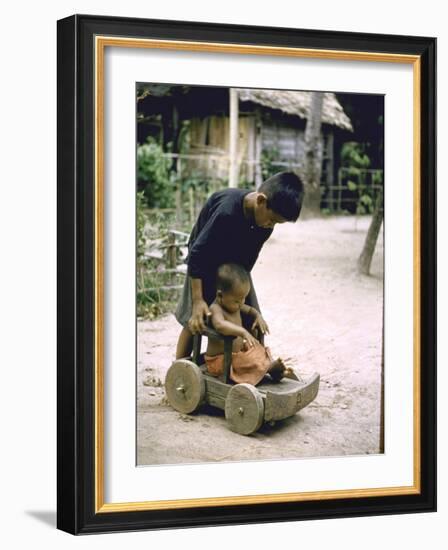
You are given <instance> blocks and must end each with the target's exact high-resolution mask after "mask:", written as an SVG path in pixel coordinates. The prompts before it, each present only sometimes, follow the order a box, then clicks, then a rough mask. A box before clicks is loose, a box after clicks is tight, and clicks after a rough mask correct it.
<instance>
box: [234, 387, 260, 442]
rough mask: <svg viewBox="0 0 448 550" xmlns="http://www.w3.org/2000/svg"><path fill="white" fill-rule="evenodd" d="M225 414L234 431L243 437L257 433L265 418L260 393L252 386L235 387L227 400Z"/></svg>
mask: <svg viewBox="0 0 448 550" xmlns="http://www.w3.org/2000/svg"><path fill="white" fill-rule="evenodd" d="M225 414H226V420H227V422H228V423H229V427H230V429H231V430H232V431H234V432H237V433H239V434H242V435H249V434H251V433H254V432H256V431H257V430H258V428H260V426H261V425H262V424H263V418H264V404H263V398H262V397H261V394H260V392H259V391H258V390H257V389H256V388H255V386H252V385H251V384H237V385H236V386H233V387H232V388H231V389H230V391H229V393H228V395H227V398H226V405H225Z"/></svg>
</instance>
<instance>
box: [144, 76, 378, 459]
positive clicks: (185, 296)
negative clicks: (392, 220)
mask: <svg viewBox="0 0 448 550" xmlns="http://www.w3.org/2000/svg"><path fill="white" fill-rule="evenodd" d="M135 124H136V133H135V135H136V243H137V246H136V314H137V331H136V333H137V365H136V368H137V376H136V380H137V395H136V397H137V401H136V416H137V424H136V427H137V436H136V442H137V449H136V456H137V460H136V463H137V465H138V466H154V465H161V464H164V465H169V464H173V465H174V464H193V463H223V462H241V461H263V460H280V459H281V460H287V459H307V458H318V457H344V456H359V455H380V454H382V453H384V452H385V448H384V383H383V381H384V370H385V369H387V368H388V365H387V364H384V360H383V328H384V327H383V299H384V293H383V287H384V224H383V217H384V188H385V185H386V183H385V174H384V95H382V94H361V93H347V92H344V91H340V92H339V91H336V92H335V91H324V90H320V91H314V90H313V91H307V90H285V89H264V88H230V87H218V86H198V85H192V84H171V83H150V82H137V83H136V122H135Z"/></svg>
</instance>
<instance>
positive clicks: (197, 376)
mask: <svg viewBox="0 0 448 550" xmlns="http://www.w3.org/2000/svg"><path fill="white" fill-rule="evenodd" d="M203 335H205V336H207V337H213V338H220V339H223V340H224V372H223V374H222V375H221V376H220V377H216V376H212V375H211V374H209V373H208V371H207V368H206V366H205V362H204V357H203V354H201V352H200V350H201V335H200V334H199V335H195V336H194V345H193V357H192V360H189V359H177V360H175V361H174V362H173V364H172V365H171V367H170V368H169V370H168V372H167V375H166V379H165V391H166V395H167V398H168V401H169V403H170V405H171V406H172V407H173V408H174V409H175V410H177V411H179V412H182V413H185V414H190V413H193V412H194V411H196V410H197V409H198V408H199V407H200V406H201V405H202V404H204V403H208V404H209V405H212V406H214V407H218V408H219V409H222V410H224V411H225V417H226V420H227V422H228V424H229V427H230V429H231V430H232V431H234V432H237V433H239V434H243V435H249V434H251V433H254V432H256V431H257V430H258V429H259V428H260V427H261V426H262V424H263V423H264V422H269V423H271V424H274V423H275V422H276V421H277V420H283V419H284V418H288V417H290V416H293V415H294V414H296V412H298V411H299V410H300V409H303V408H304V407H306V406H307V405H309V403H311V402H312V401H313V400H314V399H315V397H316V395H317V392H318V391H319V380H320V377H319V374H317V373H315V374H313V375H312V376H311V377H310V378H309V379H308V380H307V381H306V382H303V381H300V380H296V379H293V378H287V377H285V378H282V379H281V380H280V381H279V382H273V381H272V380H271V379H270V378H269V377H268V376H265V378H264V379H263V380H262V381H261V382H260V383H259V384H258V385H257V386H253V385H252V384H235V383H233V382H232V381H231V380H230V366H231V361H232V341H233V339H234V336H224V335H222V334H219V333H218V332H216V331H215V330H213V329H211V328H206V329H205V331H204V332H203ZM259 339H260V341H261V342H262V343H263V338H262V337H261V338H259Z"/></svg>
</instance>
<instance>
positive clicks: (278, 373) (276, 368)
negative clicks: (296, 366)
mask: <svg viewBox="0 0 448 550" xmlns="http://www.w3.org/2000/svg"><path fill="white" fill-rule="evenodd" d="M285 371H286V366H285V363H284V362H283V359H282V358H281V357H279V358H278V359H276V360H275V361H273V362H272V363H271V366H270V367H269V370H268V373H269V375H270V377H271V378H272V380H273V381H274V382H280V380H281V379H282V378H283V377H284V375H285Z"/></svg>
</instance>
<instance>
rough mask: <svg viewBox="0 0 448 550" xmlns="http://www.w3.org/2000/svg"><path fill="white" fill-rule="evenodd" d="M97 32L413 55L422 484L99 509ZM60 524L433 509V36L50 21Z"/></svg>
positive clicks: (209, 521)
mask: <svg viewBox="0 0 448 550" xmlns="http://www.w3.org/2000/svg"><path fill="white" fill-rule="evenodd" d="M96 36H112V37H114V36H118V37H129V38H138V39H147V38H151V39H159V40H171V41H195V42H204V43H214V44H234V45H238V44H245V45H247V44H251V45H256V46H269V47H288V48H305V49H309V50H326V51H333V52H338V51H345V52H363V53H368V52H370V53H373V54H374V53H386V54H395V55H408V56H416V57H418V59H419V63H420V65H419V66H420V78H421V80H420V83H421V84H420V90H419V92H420V139H419V143H420V174H419V176H420V189H419V191H420V212H419V214H420V219H421V225H420V239H421V248H420V258H419V260H420V261H419V265H420V273H419V276H420V281H421V288H420V301H421V314H420V363H421V366H422V368H421V369H420V380H419V386H420V417H419V419H418V420H419V424H420V426H421V437H420V444H419V449H418V451H419V456H420V466H421V467H420V484H419V492H418V493H415V494H405V495H400V494H395V495H387V496H361V497H359V496H356V497H353V498H334V499H329V500H308V501H306V500H304V501H297V502H270V503H260V504H235V505H230V506H229V505H225V506H224V505H217V506H204V507H198V506H196V507H190V508H182V507H180V508H179V507H177V508H173V509H153V510H144V509H137V508H136V509H135V510H131V511H130V510H123V511H119V510H117V511H107V510H106V511H101V512H99V511H98V510H97V505H96V502H97V500H96V498H97V495H96V491H97V481H98V480H97V477H96V476H97V470H96V466H95V464H96V463H95V460H96V459H95V449H96V440H95V406H96V403H95V399H96V393H95V360H96V359H95V357H96V356H95V300H96V297H95V288H96V287H95V254H96V248H95V227H96V220H95V185H94V179H95V116H94V109H95V56H94V43H95V37H96ZM57 68H58V90H57V98H58V107H57V114H58V128H57V131H58V157H57V158H58V168H57V175H58V204H57V206H58V246H57V251H58V267H57V269H58V272H57V276H58V383H57V391H58V399H57V409H58V410H57V418H58V424H57V435H58V444H57V452H58V470H57V483H58V492H57V500H58V503H57V526H58V528H59V529H62V530H64V531H67V532H69V533H73V534H83V533H102V532H112V531H127V530H134V531H135V530H144V529H163V528H181V527H194V526H210V525H231V524H250V523H265V522H280V521H292V520H307V519H322V518H337V517H354V516H370V515H385V514H401V513H413V512H430V511H435V510H436V231H435V230H436V207H435V200H436V171H435V166H436V125H435V124H436V123H435V121H436V116H435V114H436V39H435V38H429V37H413V36H394V35H381V34H360V33H347V32H336V31H318V30H303V29H290V28H270V27H255V26H243V25H224V24H216V23H197V22H185V21H163V20H143V19H131V18H122V17H100V16H90V15H74V16H71V17H68V18H66V19H62V20H60V21H58V64H57Z"/></svg>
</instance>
